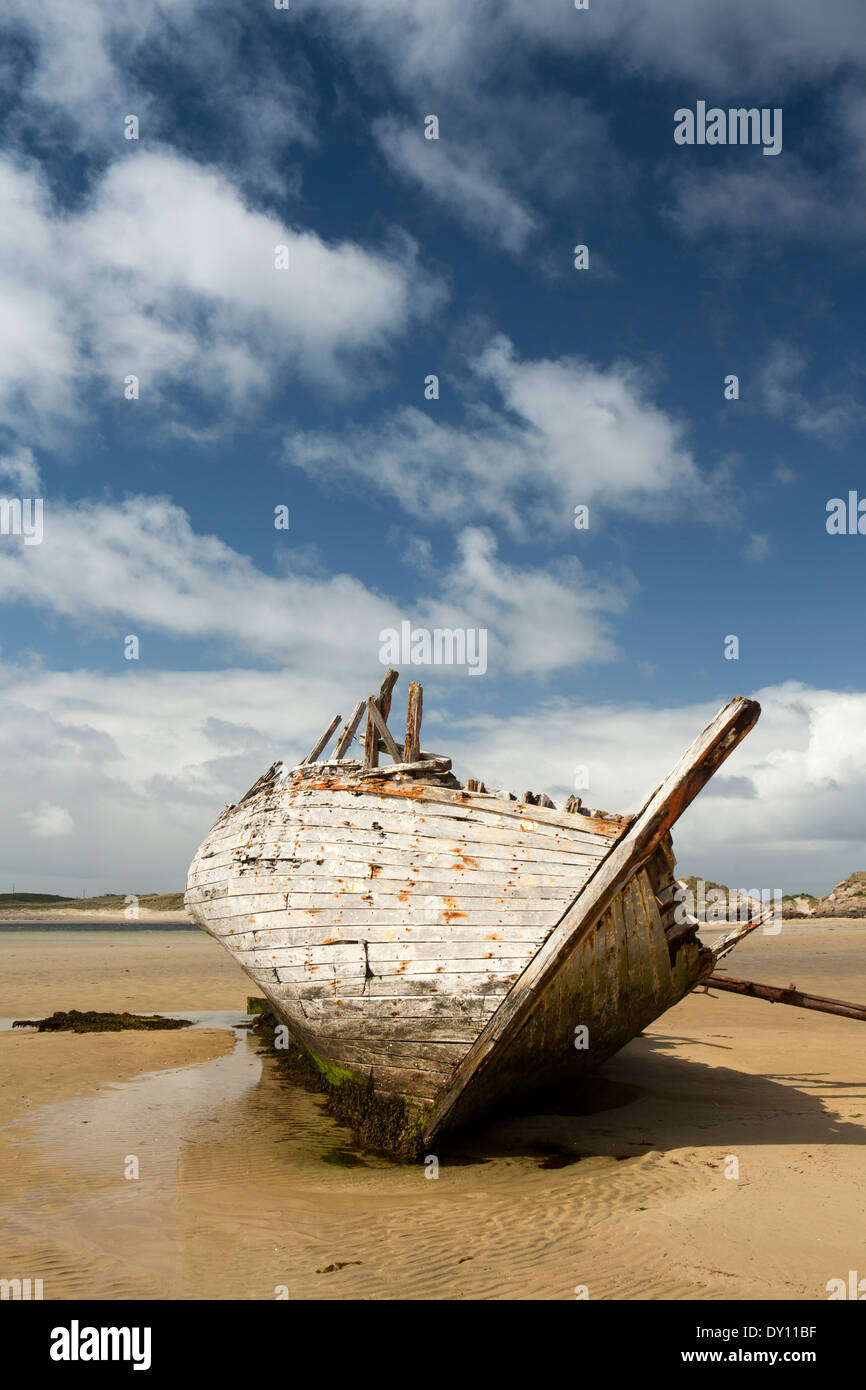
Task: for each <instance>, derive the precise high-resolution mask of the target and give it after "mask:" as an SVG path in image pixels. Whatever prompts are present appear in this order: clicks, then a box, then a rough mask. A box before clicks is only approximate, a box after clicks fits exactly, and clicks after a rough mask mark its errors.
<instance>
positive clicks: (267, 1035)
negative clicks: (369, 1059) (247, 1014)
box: [250, 1012, 426, 1162]
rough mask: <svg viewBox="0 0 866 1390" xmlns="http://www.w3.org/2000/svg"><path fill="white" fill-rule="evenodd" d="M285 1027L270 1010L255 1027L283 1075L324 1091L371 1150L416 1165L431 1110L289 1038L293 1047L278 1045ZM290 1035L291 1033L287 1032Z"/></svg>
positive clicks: (338, 1116)
mask: <svg viewBox="0 0 866 1390" xmlns="http://www.w3.org/2000/svg"><path fill="white" fill-rule="evenodd" d="M278 1027H280V1028H285V1025H284V1024H281V1023H279V1022H278V1020H277V1019H276V1018H275V1017H274V1015H273V1014H272V1013H270V1012H268V1013H262V1014H259V1015H258V1016H257V1017H256V1018H255V1020H254V1021H253V1023H251V1024H250V1028H251V1030H252V1031H253V1032H255V1034H256V1035H257V1036H258V1037H260V1038H261V1039H262V1041H263V1042H264V1043H265V1045H266V1046H267V1048H268V1049H269V1051H270V1052H271V1053H272V1054H273V1056H274V1057H276V1059H277V1062H278V1064H279V1067H280V1071H281V1072H282V1073H283V1075H284V1076H286V1077H287V1078H288V1079H289V1080H291V1081H292V1082H295V1083H296V1084H298V1085H301V1086H305V1087H306V1088H307V1089H308V1090H313V1091H317V1092H319V1093H320V1094H321V1095H324V1097H325V1108H326V1110H327V1112H328V1114H329V1115H331V1116H333V1118H334V1119H335V1120H338V1121H339V1122H340V1123H341V1124H344V1125H346V1126H347V1127H348V1128H349V1129H351V1130H352V1131H353V1132H354V1134H355V1135H356V1136H357V1138H358V1141H359V1142H360V1143H361V1144H362V1145H363V1146H364V1147H365V1148H368V1149H376V1150H381V1151H382V1152H383V1153H387V1154H389V1155H390V1156H391V1157H397V1158H401V1159H404V1160H406V1161H407V1162H413V1161H415V1160H417V1159H419V1158H420V1157H421V1156H422V1153H423V1147H422V1144H421V1136H422V1133H423V1129H424V1122H425V1119H426V1111H424V1110H422V1109H421V1108H420V1107H416V1106H414V1105H412V1103H411V1102H410V1101H408V1100H403V1099H401V1098H399V1097H397V1096H388V1095H383V1094H382V1093H381V1092H379V1091H377V1090H376V1089H375V1087H374V1084H373V1076H372V1073H371V1075H370V1077H369V1078H368V1079H367V1080H364V1079H362V1078H361V1077H358V1076H356V1075H355V1074H354V1073H353V1072H351V1071H347V1070H346V1069H345V1068H344V1067H338V1066H336V1065H334V1063H332V1062H328V1061H326V1060H325V1059H324V1058H322V1057H317V1056H316V1055H315V1053H313V1052H310V1051H309V1050H308V1049H307V1048H305V1047H303V1046H302V1044H301V1043H299V1042H298V1040H297V1038H295V1037H294V1036H293V1035H292V1034H289V1045H288V1047H278V1046H277V1044H276V1041H275V1034H276V1030H277V1028H278ZM286 1031H287V1032H288V1030H286Z"/></svg>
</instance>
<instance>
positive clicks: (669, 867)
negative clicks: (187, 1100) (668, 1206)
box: [186, 701, 757, 1145]
mask: <svg viewBox="0 0 866 1390" xmlns="http://www.w3.org/2000/svg"><path fill="white" fill-rule="evenodd" d="M734 706H738V707H737V708H736V709H734ZM747 707H748V708H747ZM730 711H733V712H732V713H729V712H730ZM723 716H726V719H723ZM755 718H757V706H753V705H752V702H748V701H740V702H733V703H732V706H729V707H727V710H726V711H723V712H722V715H720V716H719V718H718V720H717V721H715V722H714V725H711V726H708V729H707V730H705V731H704V734H703V735H702V736H701V739H700V740H698V741H696V744H695V745H693V750H690V754H691V755H693V756H692V757H691V761H689V756H690V755H686V759H685V760H684V766H685V772H683V773H682V774H681V775H679V776H677V777H675V778H674V783H675V785H672V787H670V788H669V787H668V786H667V784H663V787H662V788H660V789H659V791H658V792H657V793H655V794H654V797H653V798H651V799H650V801H649V802H648V803H647V806H646V807H645V808H644V810H643V811H642V812H641V813H640V815H639V816H638V817H636V818H634V817H633V818H624V817H618V816H604V815H601V814H599V813H594V814H593V815H586V814H585V813H570V812H569V811H567V810H559V809H556V808H552V809H547V808H545V807H543V806H539V805H528V804H526V803H525V802H517V801H515V800H509V799H507V798H506V797H505V796H504V795H497V794H488V793H485V792H482V791H470V790H468V789H465V788H461V787H459V785H458V786H457V787H447V786H443V785H442V784H441V782H439V783H436V782H435V781H433V780H431V781H430V782H424V781H423V780H416V779H413V778H411V777H408V776H406V775H402V776H401V775H395V776H394V777H393V778H390V777H389V776H388V775H387V773H386V774H385V775H383V770H378V771H377V772H376V773H375V775H368V773H367V772H366V771H365V769H364V768H363V767H362V766H360V765H358V764H346V763H340V764H334V763H331V764H315V763H314V764H310V763H307V764H305V765H302V766H300V767H298V768H296V769H294V770H293V771H291V772H288V773H284V774H283V773H281V774H280V775H275V774H274V771H273V770H272V772H271V773H270V774H267V775H266V777H265V778H263V779H261V780H260V783H259V784H257V785H256V787H254V788H253V789H252V790H251V792H250V793H248V794H247V796H246V797H245V798H244V800H243V801H242V802H241V803H240V804H239V805H237V806H231V807H228V808H227V809H226V810H225V811H224V812H223V814H222V815H221V816H220V817H219V819H218V820H217V822H216V824H215V825H214V827H213V829H212V830H211V832H210V834H209V835H208V836H207V838H206V839H205V841H204V843H203V844H202V846H201V848H200V849H199V851H198V853H197V854H196V856H195V858H194V860H193V862H192V865H191V867H190V871H189V878H188V884H187V893H186V902H187V906H188V908H189V910H190V912H191V914H192V916H193V918H194V919H195V920H196V921H197V922H198V923H199V925H200V926H202V927H203V928H204V929H205V930H206V931H208V932H209V933H210V934H211V935H212V936H214V937H216V938H217V939H218V940H219V941H220V942H221V943H222V944H223V946H225V947H226V949H227V950H228V951H230V953H231V954H232V955H233V957H234V958H235V959H236V960H237V961H238V963H239V964H240V965H241V966H242V967H243V969H244V970H245V971H246V973H247V974H248V976H249V977H250V979H251V980H252V981H253V982H254V983H255V985H256V987H257V989H258V990H260V991H261V993H262V994H264V995H265V996H266V997H267V998H268V1000H269V1001H270V1003H271V1005H272V1007H273V1010H274V1012H275V1014H276V1015H277V1017H278V1018H279V1019H281V1020H282V1021H284V1022H285V1023H286V1024H287V1025H288V1027H289V1029H290V1031H291V1034H292V1035H293V1037H294V1038H295V1039H296V1040H297V1041H298V1042H299V1043H300V1044H301V1045H302V1046H303V1048H304V1049H305V1050H306V1051H307V1052H308V1053H309V1054H310V1056H311V1057H312V1058H313V1059H314V1060H315V1061H316V1063H317V1064H318V1066H319V1067H320V1068H321V1070H322V1071H323V1072H324V1074H325V1075H326V1077H327V1078H328V1079H329V1080H330V1081H331V1082H333V1083H334V1084H335V1085H340V1084H342V1085H346V1084H351V1083H352V1082H357V1083H358V1084H359V1085H361V1086H369V1087H370V1088H371V1092H372V1094H375V1095H377V1096H380V1097H389V1098H392V1099H396V1100H399V1101H400V1102H401V1103H402V1104H403V1105H404V1106H405V1110H406V1123H407V1126H408V1127H409V1128H414V1130H415V1131H416V1132H417V1134H418V1135H419V1136H421V1137H422V1138H423V1142H424V1143H425V1144H428V1145H429V1144H430V1143H432V1141H433V1139H434V1138H435V1137H436V1136H437V1135H438V1134H440V1133H441V1132H442V1131H444V1130H447V1129H451V1128H454V1127H456V1126H459V1125H462V1124H464V1123H465V1122H466V1121H467V1120H469V1119H471V1118H473V1117H474V1116H476V1115H478V1114H479V1113H482V1112H484V1111H487V1110H490V1109H493V1108H495V1107H496V1106H498V1105H502V1104H503V1103H514V1101H515V1099H516V1098H517V1097H519V1096H521V1095H523V1094H527V1093H530V1092H535V1091H541V1090H545V1089H549V1088H551V1087H561V1086H563V1085H567V1084H570V1083H571V1082H573V1081H575V1080H577V1079H579V1077H580V1076H581V1075H582V1074H583V1073H584V1072H585V1071H586V1070H588V1069H589V1068H593V1067H596V1066H598V1065H599V1064H600V1063H601V1062H603V1061H604V1060H605V1059H606V1058H607V1057H609V1056H610V1055H611V1054H612V1053H614V1052H616V1051H617V1050H618V1049H619V1048H621V1047H622V1046H624V1044H625V1043H627V1042H628V1041H629V1040H630V1039H631V1038H633V1037H635V1036H636V1035H637V1034H638V1033H639V1032H640V1031H641V1030H642V1029H643V1028H645V1027H646V1026H647V1024H649V1023H650V1022H652V1020H653V1019H655V1018H657V1017H658V1016H659V1015H660V1014H662V1013H663V1012H664V1011H665V1010H666V1009H668V1008H670V1007H671V1006H672V1005H673V1004H675V1003H677V1001H678V1000H679V999H681V998H682V997H683V995H685V994H686V993H687V992H688V991H689V990H691V989H692V988H694V986H695V985H696V984H697V983H698V982H699V981H700V980H701V979H703V978H705V977H706V976H707V975H709V974H710V973H711V971H712V969H713V966H714V964H715V957H714V955H713V954H712V952H710V951H708V950H706V949H705V948H703V947H702V946H701V945H700V944H699V943H698V941H697V939H696V937H695V935H694V932H692V931H690V930H689V929H688V928H686V930H685V931H683V929H682V927H681V926H678V925H677V924H676V923H675V922H674V908H675V904H674V892H675V881H674V878H673V870H674V858H673V853H672V850H671V845H670V835H669V828H670V824H671V823H672V822H673V820H675V819H676V817H677V815H679V814H680V812H681V811H682V809H684V806H685V805H686V804H688V801H689V800H690V799H691V798H692V796H693V795H695V793H696V791H697V790H698V789H699V787H700V785H702V784H703V781H705V780H706V778H707V777H708V776H710V775H711V774H712V771H714V770H715V767H716V766H718V764H719V763H720V762H721V761H722V759H723V758H724V757H726V756H727V754H728V752H730V751H731V748H732V747H733V746H735V744H736V742H737V741H739V738H740V737H742V734H743V733H744V732H746V731H747V729H748V728H749V727H751V724H752V723H754V720H755ZM720 721H721V723H720ZM716 725H718V728H716V727H715V726H716ZM704 745H706V746H704ZM694 750H697V751H694ZM696 768H697V769H699V770H698V771H696ZM677 772H678V770H677V769H675V773H677ZM672 777H674V774H672ZM657 803H658V804H657Z"/></svg>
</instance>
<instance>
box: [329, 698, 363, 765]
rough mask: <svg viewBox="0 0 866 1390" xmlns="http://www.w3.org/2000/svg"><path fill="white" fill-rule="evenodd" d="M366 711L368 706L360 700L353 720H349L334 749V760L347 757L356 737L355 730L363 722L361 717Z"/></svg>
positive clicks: (354, 710) (353, 714)
mask: <svg viewBox="0 0 866 1390" xmlns="http://www.w3.org/2000/svg"><path fill="white" fill-rule="evenodd" d="M365 709H366V705H365V704H364V701H363V700H359V701H358V703H357V705H356V706H355V708H354V709H353V711H352V717H351V719H349V721H348V723H347V724H346V726H345V728H344V729H343V732H342V733H341V734H340V737H339V739H338V740H337V746H336V748H335V749H334V758H335V759H336V760H337V761H339V760H340V759H342V758H344V757H345V756H346V753H347V751H348V749H349V745H350V744H351V742H352V739H353V738H354V737H355V730H356V729H357V727H358V725H359V724H360V722H361V716H362V714H363V713H364V710H365Z"/></svg>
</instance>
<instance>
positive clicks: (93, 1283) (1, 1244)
mask: <svg viewBox="0 0 866 1390" xmlns="http://www.w3.org/2000/svg"><path fill="white" fill-rule="evenodd" d="M734 961H735V962H736V965H734V964H733V962H734ZM49 965H50V968H49ZM729 965H730V973H731V974H735V975H739V976H745V977H747V978H751V979H756V980H760V981H762V982H766V983H771V984H782V985H788V984H791V983H796V985H797V986H798V987H799V988H801V989H809V990H812V991H814V992H816V993H820V994H825V995H831V996H835V997H840V998H846V999H852V1000H855V1001H857V1000H859V1001H862V1000H864V999H866V923H852V922H850V921H827V922H823V923H822V924H821V925H820V926H815V925H812V924H803V925H801V924H790V925H789V924H786V925H785V927H784V929H783V931H782V933H781V934H780V935H779V936H762V935H761V934H760V933H756V934H755V936H753V937H752V938H750V940H749V941H748V942H746V943H744V945H743V946H741V947H740V948H739V949H738V951H737V952H736V953H735V955H734V956H733V957H731V958H730V961H729ZM249 992H250V988H249V985H248V982H247V979H246V977H245V976H244V975H243V974H242V972H241V971H240V969H239V968H238V967H236V966H235V965H234V964H233V962H232V961H231V960H229V959H228V958H227V957H226V956H225V955H224V953H223V952H222V951H221V949H220V948H219V947H218V946H217V945H216V944H215V943H214V942H212V941H210V939H209V938H207V937H206V936H204V935H203V934H195V935H194V934H191V933H184V932H177V933H175V932H165V931H161V932H155V931H151V932H149V933H148V932H147V931H146V930H143V929H141V928H137V929H136V930H135V931H133V932H128V933H122V934H121V933H111V934H109V933H103V932H91V933H88V932H84V931H82V932H68V933H66V932H64V933H53V932H52V933H51V934H50V936H49V934H47V933H39V932H14V933H0V1015H3V1016H6V1017H13V1016H14V1017H22V1016H23V1017H33V1016H38V1015H39V1014H42V1013H48V1012H51V1011H53V1010H54V1009H60V1008H62V1009H69V1008H79V1009H87V1008H91V1009H122V1008H125V1009H130V1010H140V1011H150V1010H163V1011H166V1012H175V1013H179V1012H182V1011H184V1010H186V1011H193V1012H194V1013H195V1014H196V1016H197V1021H198V1023H199V1024H200V1025H204V1026H197V1027H196V1028H195V1029H193V1030H185V1031H183V1032H180V1033H178V1032H171V1033H156V1034H142V1033H138V1034H100V1035H89V1036H75V1035H71V1034H51V1035H49V1034H42V1035H40V1034H36V1033H32V1032H28V1033H17V1034H13V1033H10V1032H8V1031H6V1032H3V1033H0V1049H2V1064H3V1065H2V1068H0V1074H2V1085H0V1127H2V1128H0V1145H2V1150H3V1152H2V1167H3V1172H4V1174H5V1175H6V1178H5V1181H4V1190H3V1195H2V1202H0V1274H2V1275H4V1276H5V1277H13V1276H15V1275H18V1276H20V1277H26V1276H28V1275H29V1276H30V1277H41V1278H43V1280H44V1291H45V1297H46V1298H61V1299H62V1298H72V1297H79V1296H85V1297H109V1298H119V1297H130V1298H154V1297H157V1298H193V1299H194V1298H238V1297H240V1298H251V1299H262V1298H264V1299H270V1298H274V1297H276V1296H278V1295H279V1294H280V1293H282V1292H284V1294H285V1296H288V1297H290V1298H293V1299H311V1298H332V1299H345V1298H362V1299H383V1298H385V1299H387V1298H412V1299H461V1298H464V1299H465V1298H483V1299H500V1298H514V1299H555V1300H559V1299H570V1298H574V1297H575V1290H576V1289H577V1288H579V1287H581V1286H584V1287H585V1288H586V1289H587V1291H588V1295H589V1297H590V1298H594V1299H626V1300H627V1299H671V1298H672V1299H703V1300H707V1299H708V1300H713V1299H729V1298H734V1299H754V1298H763V1297H773V1298H784V1299H794V1300H797V1299H804V1300H812V1299H824V1298H826V1289H825V1286H826V1283H827V1281H828V1280H829V1279H831V1278H834V1277H837V1276H840V1275H841V1276H845V1275H846V1274H847V1271H848V1270H849V1269H858V1268H861V1267H862V1266H863V1261H864V1253H863V1218H862V1213H863V1210H864V1205H866V1165H864V1162H863V1157H864V1154H863V1145H864V1142H866V1078H864V1074H863V1066H862V1057H863V1043H864V1040H866V1034H864V1033H863V1031H862V1025H861V1024H859V1023H856V1022H853V1021H850V1020H847V1019H844V1018H837V1017H829V1016H826V1015H820V1014H814V1013H808V1012H806V1011H804V1010H800V1009H793V1008H786V1007H783V1006H780V1005H770V1004H767V1003H764V1002H761V1001H757V1000H751V999H743V998H738V997H735V996H732V995H725V994H716V995H713V996H707V995H705V994H696V995H692V996H690V997H689V998H687V999H686V1000H684V1001H683V1002H682V1003H681V1004H679V1005H678V1006H677V1007H676V1008H675V1009H673V1010H671V1011H670V1012H669V1013H667V1014H666V1015H665V1016H664V1017H663V1018H661V1019H660V1020H658V1022H657V1023H656V1024H654V1025H653V1026H652V1027H651V1028H650V1029H648V1030H647V1032H646V1033H645V1034H644V1035H642V1036H641V1037H640V1038H638V1039H636V1040H635V1041H634V1042H633V1043H631V1044H630V1045H629V1046H628V1047H627V1048H626V1049H625V1050H624V1051H623V1052H622V1053H620V1054H619V1055H618V1056H617V1057H616V1058H614V1059H613V1060H612V1061H610V1062H609V1063H607V1064H606V1066H605V1067H604V1068H603V1069H602V1070H601V1071H600V1072H599V1074H598V1076H597V1078H596V1079H595V1080H594V1081H593V1082H592V1084H591V1085H590V1086H589V1087H588V1088H587V1089H586V1090H585V1091H584V1092H583V1093H581V1094H580V1095H575V1096H570V1097H567V1096H564V1097H563V1098H562V1104H561V1105H560V1106H559V1107H558V1109H559V1110H560V1111H561V1113H558V1114H549V1113H545V1114H535V1115H521V1116H516V1117H512V1118H509V1119H508V1120H505V1121H501V1122H499V1123H498V1124H495V1125H488V1126H486V1127H484V1128H481V1129H478V1130H476V1131H475V1132H473V1133H471V1134H468V1135H465V1136H461V1137H460V1138H459V1139H458V1140H455V1141H454V1142H453V1143H452V1144H451V1145H450V1146H447V1147H446V1146H443V1147H442V1149H441V1150H440V1152H439V1153H438V1154H437V1155H436V1157H437V1158H438V1160H439V1177H438V1179H436V1180H431V1179H428V1178H427V1177H426V1176H425V1169H424V1167H423V1166H402V1165H399V1164H396V1163H393V1162H390V1161H389V1160H387V1159H384V1158H379V1157H377V1156H375V1155H371V1154H369V1153H361V1152H359V1151H357V1150H356V1149H355V1148H354V1147H353V1143H352V1138H351V1136H350V1135H349V1134H348V1132H347V1131H346V1130H344V1129H343V1128H341V1127H340V1126H339V1125H337V1124H336V1123H335V1122H334V1121H333V1120H332V1119H330V1118H329V1117H328V1116H327V1115H326V1114H325V1113H324V1110H323V1103H322V1100H321V1098H320V1097H319V1096H317V1095H314V1094H310V1093H308V1092H306V1091H304V1090H302V1089H299V1088H297V1087H295V1086H292V1085H288V1084H287V1083H286V1082H285V1081H284V1080H282V1079H281V1078H280V1077H279V1075H278V1074H277V1071H276V1068H275V1066H274V1063H273V1061H272V1059H271V1058H270V1056H268V1055H262V1054H261V1052H260V1049H259V1046H258V1044H257V1042H256V1040H255V1039H254V1038H253V1037H251V1036H250V1035H248V1034H246V1033H245V1032H243V1031H242V1030H238V1029H234V1028H233V1027H232V1023H233V1022H236V1021H238V1020H239V1018H240V1016H241V1014H242V1011H243V1008H244V1003H245V1000H246V997H247V994H248V993H249ZM208 1015H212V1017H210V1018H209V1017H208ZM131 1156H132V1157H135V1158H136V1160H137V1163H138V1168H139V1176H138V1177H137V1178H129V1177H128V1176H126V1170H127V1169H128V1167H129V1159H130V1157H131ZM727 1174H731V1175H732V1176H727ZM333 1266H341V1267H339V1268H333Z"/></svg>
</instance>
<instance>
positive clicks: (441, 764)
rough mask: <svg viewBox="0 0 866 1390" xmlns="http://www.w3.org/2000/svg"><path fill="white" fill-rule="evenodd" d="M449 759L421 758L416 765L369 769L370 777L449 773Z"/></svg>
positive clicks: (406, 764) (401, 764) (399, 764)
mask: <svg viewBox="0 0 866 1390" xmlns="http://www.w3.org/2000/svg"><path fill="white" fill-rule="evenodd" d="M450 771H451V759H450V758H422V760H421V761H420V762H417V763H397V764H396V765H395V766H394V767H375V768H371V769H370V776H371V777H391V776H393V775H394V773H396V772H450Z"/></svg>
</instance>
